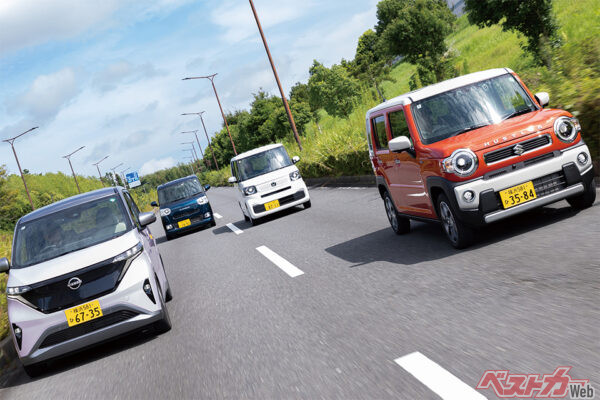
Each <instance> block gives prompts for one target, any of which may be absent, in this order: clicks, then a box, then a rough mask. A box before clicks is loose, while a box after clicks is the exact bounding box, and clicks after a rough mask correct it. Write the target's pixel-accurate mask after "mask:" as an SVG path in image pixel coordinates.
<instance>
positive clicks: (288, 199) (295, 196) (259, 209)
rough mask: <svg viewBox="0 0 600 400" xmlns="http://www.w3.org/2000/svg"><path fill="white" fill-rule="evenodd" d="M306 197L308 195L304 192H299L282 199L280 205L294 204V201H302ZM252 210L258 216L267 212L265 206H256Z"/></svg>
mask: <svg viewBox="0 0 600 400" xmlns="http://www.w3.org/2000/svg"><path fill="white" fill-rule="evenodd" d="M304 197H306V195H305V194H304V190H298V191H297V192H296V193H294V194H290V195H289V196H284V197H282V198H280V199H279V205H281V206H283V205H285V204H289V203H293V202H294V201H298V200H301V199H303V198H304ZM252 209H253V210H254V212H255V213H257V214H258V213H261V212H265V211H266V210H265V205H264V204H257V205H255V206H253V207H252Z"/></svg>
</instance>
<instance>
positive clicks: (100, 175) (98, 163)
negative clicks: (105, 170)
mask: <svg viewBox="0 0 600 400" xmlns="http://www.w3.org/2000/svg"><path fill="white" fill-rule="evenodd" d="M107 158H108V156H106V157H104V158H103V159H102V160H100V161H98V162H97V163H95V164H92V165H95V166H96V168H97V169H98V177H99V178H100V183H101V184H102V187H104V182H103V181H102V173H100V167H99V165H100V163H101V162H102V161H104V160H106V159H107Z"/></svg>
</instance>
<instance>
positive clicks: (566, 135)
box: [554, 117, 580, 143]
mask: <svg viewBox="0 0 600 400" xmlns="http://www.w3.org/2000/svg"><path fill="white" fill-rule="evenodd" d="M579 130H580V125H579V121H578V120H577V118H569V117H559V118H558V119H557V120H556V121H554V133H555V134H556V137H558V138H559V139H560V140H561V141H563V142H565V143H571V142H573V141H574V140H575V139H576V138H577V134H578V133H579Z"/></svg>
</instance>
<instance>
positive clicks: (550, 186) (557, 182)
mask: <svg viewBox="0 0 600 400" xmlns="http://www.w3.org/2000/svg"><path fill="white" fill-rule="evenodd" d="M531 182H532V183H533V188H534V189H535V194H536V196H537V198H540V197H544V196H548V195H549V194H552V193H556V192H560V191H561V190H563V189H566V188H567V180H566V178H565V174H564V173H563V171H558V172H555V173H553V174H548V175H545V176H542V177H540V178H536V179H533V180H532V181H531ZM507 189H508V188H507ZM502 190H504V189H502ZM500 192H501V190H499V191H497V192H496V200H497V209H500V208H502V201H501V200H500Z"/></svg>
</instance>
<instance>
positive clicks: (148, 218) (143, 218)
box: [138, 212, 156, 228]
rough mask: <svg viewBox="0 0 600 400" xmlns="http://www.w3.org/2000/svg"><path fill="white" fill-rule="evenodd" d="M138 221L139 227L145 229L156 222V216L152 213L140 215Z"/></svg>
mask: <svg viewBox="0 0 600 400" xmlns="http://www.w3.org/2000/svg"><path fill="white" fill-rule="evenodd" d="M138 219H139V220H140V225H141V226H142V228H145V227H146V226H148V225H150V224H151V223H153V222H154V221H156V214H154V213H153V212H145V213H140V215H139V216H138Z"/></svg>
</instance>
